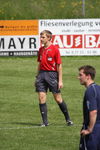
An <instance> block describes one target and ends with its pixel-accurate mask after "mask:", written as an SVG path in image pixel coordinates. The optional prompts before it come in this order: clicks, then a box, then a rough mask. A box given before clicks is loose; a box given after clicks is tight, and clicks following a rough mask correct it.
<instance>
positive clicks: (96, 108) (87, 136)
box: [78, 65, 100, 150]
mask: <svg viewBox="0 0 100 150" xmlns="http://www.w3.org/2000/svg"><path fill="white" fill-rule="evenodd" d="M95 74H96V70H95V68H94V67H93V66H89V65H86V66H81V67H80V68H79V76H78V79H79V80H80V84H81V85H84V86H85V87H86V91H85V94H84V99H83V127H82V130H81V132H80V134H81V136H80V146H79V150H100V86H99V85H97V84H96V83H95V82H94V78H95Z"/></svg>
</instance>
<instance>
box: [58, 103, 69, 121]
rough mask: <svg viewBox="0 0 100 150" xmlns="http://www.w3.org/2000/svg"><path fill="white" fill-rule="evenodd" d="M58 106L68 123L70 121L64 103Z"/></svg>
mask: <svg viewBox="0 0 100 150" xmlns="http://www.w3.org/2000/svg"><path fill="white" fill-rule="evenodd" d="M58 105H59V107H60V109H61V111H62V112H63V114H64V116H65V119H66V121H69V120H70V117H69V113H68V109H67V105H66V104H65V102H64V101H63V102H62V103H59V104H58Z"/></svg>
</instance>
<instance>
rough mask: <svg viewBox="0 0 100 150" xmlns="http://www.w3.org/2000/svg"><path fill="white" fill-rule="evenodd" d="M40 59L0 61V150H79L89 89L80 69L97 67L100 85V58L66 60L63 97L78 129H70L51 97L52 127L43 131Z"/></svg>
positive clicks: (70, 58) (49, 116)
mask: <svg viewBox="0 0 100 150" xmlns="http://www.w3.org/2000/svg"><path fill="white" fill-rule="evenodd" d="M36 59H37V57H36V56H34V57H9V58H8V57H0V149H1V150H5V149H7V150H18V149H19V150H65V149H66V150H78V144H79V137H80V135H79V134H80V128H81V124H82V98H83V93H84V90H85V88H84V87H83V86H81V85H80V84H79V81H78V79H77V76H78V67H80V66H81V65H84V64H89V65H93V66H94V67H96V70H97V75H96V82H97V83H99V84H100V80H99V76H100V70H99V61H100V57H99V56H98V57H95V56H94V57H89V56H86V57H82V56H81V57H79V56H78V57H62V62H63V82H64V88H63V89H62V96H63V99H64V100H65V102H66V103H67V105H68V109H69V113H70V116H71V118H72V120H73V122H74V126H72V127H67V126H66V123H65V120H64V116H63V115H62V113H61V112H60V110H59V107H58V105H57V104H56V102H55V101H54V100H53V97H52V94H51V93H48V95H47V99H48V101H47V105H48V118H49V122H50V126H48V127H46V128H41V127H39V126H38V124H39V123H41V116H40V112H39V108H38V96H37V93H36V92H35V88H34V81H35V75H36V68H37V61H36Z"/></svg>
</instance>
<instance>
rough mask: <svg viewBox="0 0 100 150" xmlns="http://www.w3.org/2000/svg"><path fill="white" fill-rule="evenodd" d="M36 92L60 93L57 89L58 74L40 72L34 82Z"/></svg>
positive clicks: (54, 72)
mask: <svg viewBox="0 0 100 150" xmlns="http://www.w3.org/2000/svg"><path fill="white" fill-rule="evenodd" d="M35 86H36V92H47V91H48V89H49V90H50V91H51V92H52V93H60V90H59V89H58V73H57V72H56V71H40V72H39V74H38V76H37V78H36V82H35Z"/></svg>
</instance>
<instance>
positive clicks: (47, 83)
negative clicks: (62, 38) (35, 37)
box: [35, 30, 73, 127]
mask: <svg viewBox="0 0 100 150" xmlns="http://www.w3.org/2000/svg"><path fill="white" fill-rule="evenodd" d="M40 40H41V44H42V45H43V46H42V47H40V49H39V53H38V73H37V76H36V82H35V86H36V92H38V96H39V108H40V113H41V116H42V120H43V123H42V124H41V126H42V127H45V126H48V125H49V123H48V117H47V105H46V96H47V91H48V89H49V91H51V92H52V94H53V97H54V99H55V101H56V102H57V104H58V105H59V108H60V109H61V111H62V113H63V114H64V116H65V119H66V122H67V125H68V126H71V125H73V122H72V121H71V120H70V116H69V113H68V110H67V105H66V104H65V102H64V101H63V99H62V96H61V91H60V88H62V87H63V82H62V62H61V56H60V52H59V49H58V48H57V46H55V45H53V44H52V42H51V40H52V33H51V32H50V31H48V30H44V31H42V32H41V33H40Z"/></svg>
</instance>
